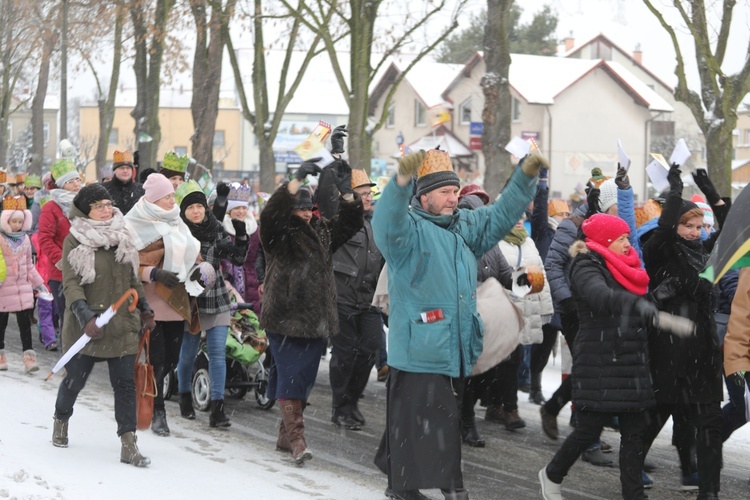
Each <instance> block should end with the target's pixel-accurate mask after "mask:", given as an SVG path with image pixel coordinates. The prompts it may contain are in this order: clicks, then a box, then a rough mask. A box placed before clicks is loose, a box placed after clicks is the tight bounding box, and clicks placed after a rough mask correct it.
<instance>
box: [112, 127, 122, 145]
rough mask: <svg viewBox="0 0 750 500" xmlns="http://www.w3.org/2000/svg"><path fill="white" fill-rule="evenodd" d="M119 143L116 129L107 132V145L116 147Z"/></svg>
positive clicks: (118, 134)
mask: <svg viewBox="0 0 750 500" xmlns="http://www.w3.org/2000/svg"><path fill="white" fill-rule="evenodd" d="M119 143H120V131H119V130H118V129H116V128H113V129H112V130H110V131H109V145H110V146H117V145H118V144H119Z"/></svg>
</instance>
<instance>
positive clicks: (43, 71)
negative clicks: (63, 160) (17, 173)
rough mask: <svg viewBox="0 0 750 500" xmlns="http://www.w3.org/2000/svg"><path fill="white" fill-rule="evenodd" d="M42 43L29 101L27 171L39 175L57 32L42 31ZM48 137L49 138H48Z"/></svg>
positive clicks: (42, 157) (42, 158) (42, 156)
mask: <svg viewBox="0 0 750 500" xmlns="http://www.w3.org/2000/svg"><path fill="white" fill-rule="evenodd" d="M43 36H44V41H43V43H42V59H41V64H40V66H39V77H38V80H37V86H36V92H35V93H34V98H33V99H32V101H31V132H32V140H31V166H30V167H29V173H31V174H36V175H41V174H42V162H43V161H44V100H45V99H46V98H47V86H48V83H49V70H50V63H51V58H52V50H53V49H54V48H55V44H56V43H57V32H56V31H47V32H46V33H44V35H43ZM48 139H49V138H48Z"/></svg>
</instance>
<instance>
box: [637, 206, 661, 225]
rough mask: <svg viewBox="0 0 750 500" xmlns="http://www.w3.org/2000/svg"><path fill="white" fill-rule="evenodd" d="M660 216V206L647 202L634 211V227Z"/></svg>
mask: <svg viewBox="0 0 750 500" xmlns="http://www.w3.org/2000/svg"><path fill="white" fill-rule="evenodd" d="M660 216H661V205H659V203H657V202H656V201H654V200H647V201H646V203H644V204H643V206H641V207H638V208H636V209H635V227H637V228H638V227H641V226H642V225H644V224H645V223H647V222H648V221H650V220H651V219H656V218H657V217H660Z"/></svg>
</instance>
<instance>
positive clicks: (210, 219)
mask: <svg viewBox="0 0 750 500" xmlns="http://www.w3.org/2000/svg"><path fill="white" fill-rule="evenodd" d="M181 217H182V220H183V221H185V225H187V227H188V229H190V233H192V235H193V236H194V237H195V238H196V239H197V240H198V241H200V242H201V243H211V242H214V243H215V242H216V240H217V238H216V236H217V234H219V233H221V231H222V226H221V222H219V221H218V220H216V216H214V214H213V213H212V212H211V211H210V210H206V216H205V217H204V218H203V222H199V223H198V224H195V223H193V222H190V221H189V220H188V219H187V217H185V216H181Z"/></svg>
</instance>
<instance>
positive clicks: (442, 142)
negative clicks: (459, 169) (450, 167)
mask: <svg viewBox="0 0 750 500" xmlns="http://www.w3.org/2000/svg"><path fill="white" fill-rule="evenodd" d="M438 146H440V149H442V150H443V151H447V152H448V153H449V154H450V156H451V158H457V157H461V156H464V157H465V156H472V155H473V154H472V152H471V151H469V149H468V148H467V147H466V146H465V145H464V144H463V143H462V142H461V141H460V140H459V139H458V138H457V137H456V136H455V135H453V134H452V133H450V131H448V130H447V129H445V128H441V129H440V131H439V132H437V133H436V134H432V133H430V134H427V135H425V136H424V137H422V138H420V139H418V140H416V141H414V142H413V143H411V144H409V149H411V150H412V151H418V150H420V149H423V150H425V151H427V150H428V149H435V148H436V147H438ZM401 156H402V153H401V151H396V152H395V153H393V154H392V155H391V157H392V158H400V157H401Z"/></svg>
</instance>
